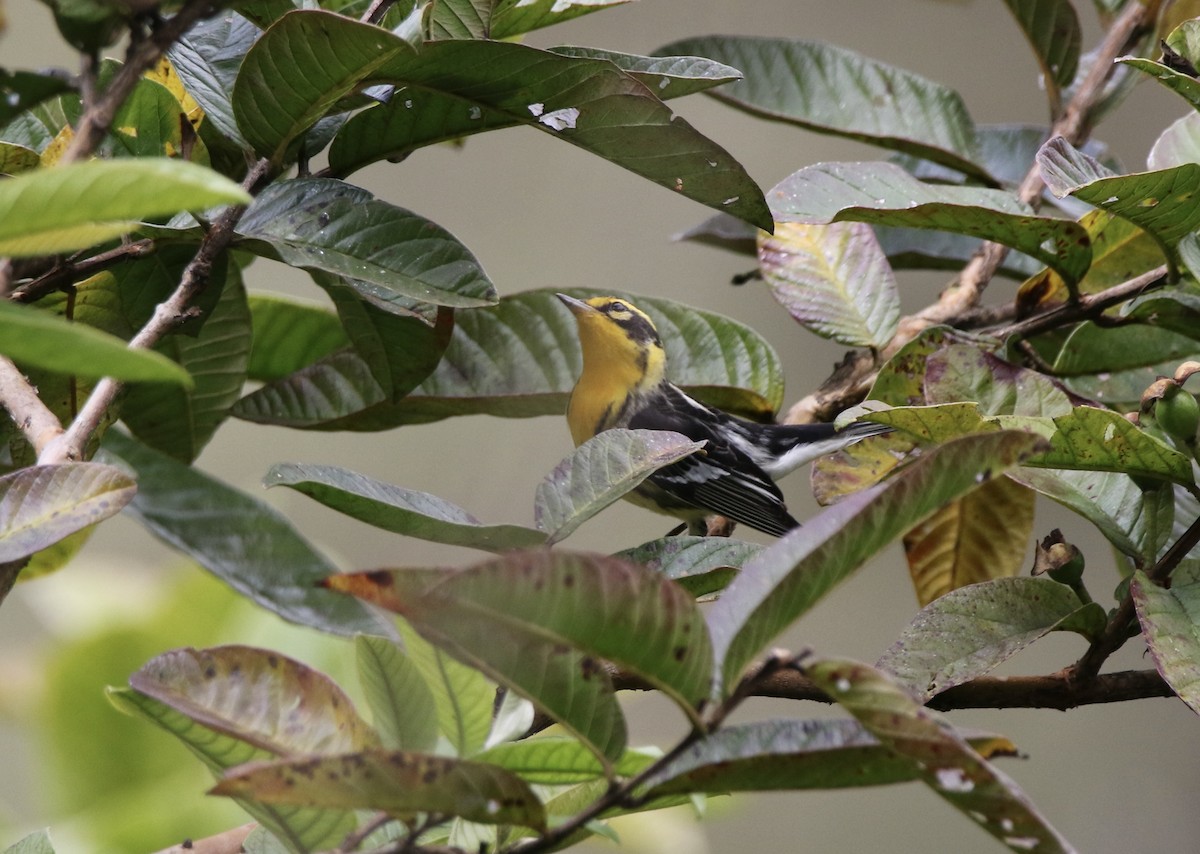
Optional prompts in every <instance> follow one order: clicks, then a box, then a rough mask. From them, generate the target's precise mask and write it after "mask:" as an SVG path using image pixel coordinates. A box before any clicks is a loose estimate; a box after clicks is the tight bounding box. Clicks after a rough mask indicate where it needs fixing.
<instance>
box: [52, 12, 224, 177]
mask: <svg viewBox="0 0 1200 854" xmlns="http://www.w3.org/2000/svg"><path fill="white" fill-rule="evenodd" d="M217 8H218V6H217V5H216V4H214V3H213V2H212V0H188V2H186V3H184V4H183V7H182V8H180V10H179V11H178V12H177V13H176V14H175V15H173V16H172V17H170V18H168V19H166V20H165V21H162V22H160V23H159V24H158V25H156V26H155V27H154V29H153V30H151V31H150V32H149V33H148V34H147V33H143V32H141V30H140V29H137V28H131V30H130V41H129V49H128V50H127V51H126V54H125V63H124V65H122V66H121V70H120V71H118V72H117V74H116V76H115V77H113V79H112V82H111V83H109V84H108V86H107V87H106V88H105V89H104V91H103V93H100V94H98V96H97V97H96V98H95V103H93V104H91V105H89V106H88V107H87V109H85V110H84V113H83V116H82V117H81V118H80V119H79V125H78V126H77V127H76V128H75V136H74V137H73V138H72V139H71V144H70V145H69V146H67V150H66V151H65V152H63V156H62V157H61V158H60V159H59V163H60V164H67V163H73V162H75V161H76V160H83V159H85V158H87V157H90V156H91V154H92V152H94V151H95V150H96V148H97V147H98V146H99V145H100V143H101V141H103V139H104V137H105V136H106V135H107V134H108V131H109V128H111V127H112V122H113V117H114V116H116V114H117V110H118V109H120V107H121V105H122V104H124V103H125V99H127V98H128V97H129V95H130V93H131V92H133V87H134V86H136V85H137V83H138V81H139V80H140V79H141V77H142V74H144V73H145V72H146V71H147V69H149V68H150V67H151V66H153V65H154V64H155V63H156V62H158V61H159V59H161V58H162V56H163V54H164V53H166V51H167V48H169V47H170V46H171V45H172V44H174V43H175V42H176V41H177V40H178V39H179V37H180V36H182V35H183V34H184V33H186V32H187V31H188V29H189V28H190V27H191V26H192V24H194V23H196V22H197V21H199V20H201V19H202V18H205V17H207V16H209V15H212V14H213V13H214V12H215V11H216V10H217Z"/></svg>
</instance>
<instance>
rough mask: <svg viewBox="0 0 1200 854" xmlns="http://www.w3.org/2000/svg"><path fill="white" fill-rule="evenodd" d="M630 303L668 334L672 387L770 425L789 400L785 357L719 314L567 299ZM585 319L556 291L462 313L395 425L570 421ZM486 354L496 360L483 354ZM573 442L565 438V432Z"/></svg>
mask: <svg viewBox="0 0 1200 854" xmlns="http://www.w3.org/2000/svg"><path fill="white" fill-rule="evenodd" d="M564 292H565V293H567V294H569V295H570V296H574V297H577V298H579V299H586V298H588V297H591V296H597V295H598V294H605V295H611V296H617V297H620V298H622V299H626V298H628V299H629V300H630V301H631V302H633V303H634V304H635V305H637V306H638V307H639V308H641V309H642V310H643V311H645V312H646V313H647V314H648V315H650V318H651V319H652V320H653V321H654V324H655V326H656V327H658V332H659V335H660V336H661V337H662V340H663V346H664V347H665V348H666V351H667V370H668V373H669V375H670V377H671V380H672V381H673V382H675V383H676V384H678V385H681V386H683V387H685V388H686V389H687V390H688V391H689V392H690V393H692V394H694V395H695V396H696V397H698V398H700V399H702V400H703V401H704V402H706V403H708V404H710V405H712V406H718V407H720V408H722V409H725V410H729V411H733V412H736V413H738V414H740V415H745V416H749V417H757V418H759V419H762V418H769V417H771V416H772V415H774V413H775V411H776V409H778V408H779V404H780V403H781V402H782V400H783V372H782V369H781V366H780V363H779V357H778V355H776V353H775V350H774V349H773V348H772V347H771V345H770V344H769V343H768V342H767V341H766V339H764V338H763V337H762V336H760V335H759V334H758V333H757V332H755V331H754V330H753V329H751V328H750V327H748V326H745V325H744V324H742V323H739V322H737V321H735V320H732V319H730V318H727V317H722V316H721V315H719V314H713V313H710V312H705V311H699V310H697V309H694V308H690V307H688V306H684V305H681V304H679V303H675V302H670V301H668V300H661V299H656V298H651V297H644V296H632V295H630V294H626V293H624V292H622V291H583V290H579V289H571V290H567V291H564ZM577 336H578V333H577V331H576V328H575V320H574V318H572V317H571V313H570V312H569V311H567V309H566V307H565V306H564V305H563V304H562V302H561V301H560V300H559V299H558V298H557V297H556V296H555V295H554V291H529V292H526V293H523V294H515V295H513V296H510V297H505V298H503V299H502V300H501V301H500V305H499V306H497V307H496V308H495V309H492V310H489V311H468V312H459V313H458V317H457V318H456V322H455V328H454V334H453V335H452V336H451V339H450V344H449V346H448V347H447V348H446V353H445V355H444V356H443V357H442V361H441V362H440V363H439V364H438V367H437V368H436V369H435V370H434V372H433V373H432V374H431V375H430V376H429V377H428V378H427V379H426V380H425V381H424V382H422V383H421V384H420V385H419V386H418V387H417V388H416V390H415V391H413V393H412V394H410V395H409V396H408V397H406V398H405V399H404V400H402V401H400V402H399V403H397V404H396V405H395V407H393V409H392V410H390V412H389V415H388V417H387V418H383V417H382V416H381V420H382V421H383V422H384V423H387V424H390V425H392V426H394V425H396V424H406V423H422V422H428V421H437V420H439V419H442V418H447V417H450V416H455V415H470V414H481V413H486V414H489V415H499V416H502V417H509V418H528V417H531V416H534V415H561V414H562V413H564V412H565V411H566V409H567V399H568V397H569V395H570V392H571V389H572V387H573V386H574V385H575V380H576V379H577V378H578V376H579V373H580V370H581V369H582V364H583V362H582V358H581V357H580V355H579V349H578V344H577V343H575V342H577V341H578V337H577ZM480 352H486V353H487V359H486V360H484V359H480V358H479V353H480ZM564 435H565V431H564Z"/></svg>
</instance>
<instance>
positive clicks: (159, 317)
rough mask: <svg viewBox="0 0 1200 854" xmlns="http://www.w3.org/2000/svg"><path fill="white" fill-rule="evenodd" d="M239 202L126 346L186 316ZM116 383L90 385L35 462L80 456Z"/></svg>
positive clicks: (153, 339)
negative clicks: (79, 406)
mask: <svg viewBox="0 0 1200 854" xmlns="http://www.w3.org/2000/svg"><path fill="white" fill-rule="evenodd" d="M269 169H270V162H269V161H268V160H265V159H264V160H260V161H259V162H258V163H256V164H255V165H254V166H253V167H252V168H251V169H250V172H249V174H248V175H247V176H246V179H245V181H243V182H242V187H243V188H244V189H246V190H247V191H253V189H254V188H255V187H256V186H257V184H258V183H259V181H261V180H262V179H263V178H265V177H266V175H267V173H268V171H269ZM245 210H246V208H245V206H244V205H232V206H230V207H228V208H226V209H225V210H224V211H223V212H222V213H221V215H220V216H219V217H217V219H216V221H215V222H214V223H213V225H212V227H211V228H210V229H209V231H208V234H206V235H205V236H204V240H203V241H201V243H200V248H199V249H198V250H197V251H196V255H195V257H193V258H192V260H191V261H190V262H189V263H188V265H187V267H186V268H184V271H183V276H182V278H181V279H180V282H179V285H178V286H177V287H176V288H175V290H174V292H172V294H171V295H170V296H169V297H168V298H167V299H166V300H165V301H164V302H161V303H159V305H158V306H157V307H156V308H155V310H154V315H153V316H152V317H151V318H150V320H149V321H147V322H146V325H145V326H143V327H142V328H141V329H140V330H139V331H138V333H137V334H136V335H134V336H133V338H132V339H131V340H130V342H129V347H130V349H145V348H149V347H153V346H154V345H155V344H156V343H158V341H159V340H160V339H162V337H163V336H164V335H166V334H167V333H168V332H170V331H171V330H172V329H173V328H175V327H176V326H178V325H179V324H180V323H181V322H182V321H184V320H186V319H187V318H188V309H189V308H190V306H191V303H192V301H193V300H194V299H195V298H196V297H197V296H199V294H200V292H201V291H203V290H204V288H205V286H206V285H207V284H208V277H209V274H210V273H211V271H212V265H213V263H214V261H215V260H216V258H217V256H218V255H219V254H220V253H221V252H222V251H224V250H225V248H226V247H228V246H229V243H230V241H232V240H233V229H234V226H236V225H237V222H238V220H239V219H241V216H242V214H243V213H245ZM121 387H122V384H121V383H120V382H118V381H117V380H114V379H112V378H111V377H105V378H104V379H102V380H100V382H98V383H97V384H96V387H95V388H94V389H93V390H92V393H91V395H90V396H89V397H88V399H87V402H86V403H84V405H83V408H82V409H80V411H79V415H78V416H76V418H75V420H74V421H73V422H72V423H71V426H70V427H68V428H67V431H66V432H65V433H63V434H62V435H61V436H59V437H57V438H56V439H54V440H53V441H52V442H51V443H50V444H49V445H48V446H47V447H46V448H45V449H44V451H43V452H42V453H41V454H39V456H38V462H39V463H52V462H64V461H67V460H79V459H83V453H84V448H85V446H86V445H87V442H88V440H89V439H90V438H91V436H92V434H93V433H94V432H95V431H96V428H97V427H98V426H99V424H100V422H101V420H103V418H104V414H105V413H106V412H107V411H108V408H109V407H110V406H112V404H113V401H114V400H116V397H117V394H118V393H119V392H120V390H121Z"/></svg>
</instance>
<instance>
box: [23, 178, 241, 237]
mask: <svg viewBox="0 0 1200 854" xmlns="http://www.w3.org/2000/svg"><path fill="white" fill-rule="evenodd" d="M249 201H250V196H249V195H248V194H247V193H246V191H245V190H243V189H241V188H240V187H239V186H238V185H237V184H235V183H233V182H232V181H230V180H229V179H228V178H225V177H223V176H221V175H218V174H217V173H216V172H213V171H211V170H209V169H205V168H204V167H202V166H196V165H195V164H193V163H188V162H186V161H183V160H174V159H168V158H165V157H158V158H126V159H121V160H92V161H88V162H85V163H72V164H70V165H68V166H58V167H55V168H53V169H38V170H35V171H33V172H26V173H24V174H21V175H18V176H16V177H15V178H11V179H9V180H7V181H2V182H0V255H11V256H29V255H53V254H55V253H59V252H70V251H73V250H75V249H84V248H86V247H88V246H92V245H94V244H96V243H101V242H103V241H105V240H110V239H112V238H114V237H119V236H120V235H122V234H126V233H128V232H130V231H132V230H133V229H134V228H135V226H136V224H137V222H138V221H139V220H142V219H149V218H152V217H159V216H167V215H169V214H174V213H178V212H179V211H184V210H203V209H204V208H209V207H213V206H215V205H223V204H232V205H238V204H247V203H248V202H249Z"/></svg>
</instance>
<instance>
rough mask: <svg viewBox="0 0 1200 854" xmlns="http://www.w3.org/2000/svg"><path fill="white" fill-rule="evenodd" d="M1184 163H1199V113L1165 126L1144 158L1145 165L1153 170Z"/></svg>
mask: <svg viewBox="0 0 1200 854" xmlns="http://www.w3.org/2000/svg"><path fill="white" fill-rule="evenodd" d="M1185 163H1200V113H1197V112H1191V113H1188V114H1187V115H1186V116H1184V117H1183V118H1181V119H1177V120H1175V121H1174V122H1172V123H1171V124H1169V125H1167V129H1166V130H1164V131H1163V132H1162V133H1161V134H1159V135H1158V139H1156V140H1154V145H1153V147H1151V149H1150V154H1149V155H1148V156H1147V157H1146V165H1147V166H1149V167H1150V168H1151V169H1155V170H1162V169H1170V168H1171V167H1173V166H1182V165H1183V164H1185Z"/></svg>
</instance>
